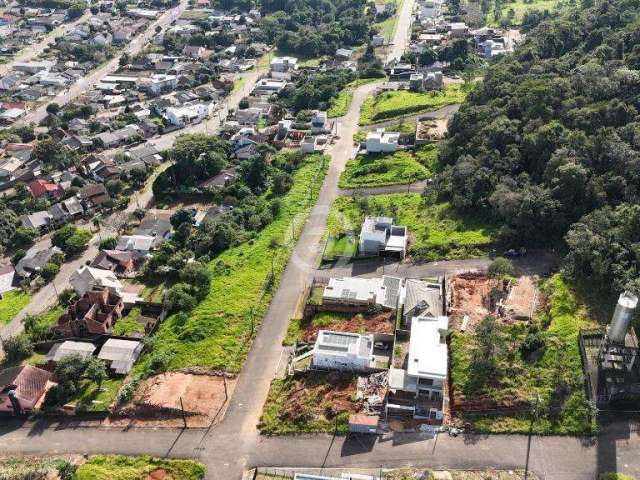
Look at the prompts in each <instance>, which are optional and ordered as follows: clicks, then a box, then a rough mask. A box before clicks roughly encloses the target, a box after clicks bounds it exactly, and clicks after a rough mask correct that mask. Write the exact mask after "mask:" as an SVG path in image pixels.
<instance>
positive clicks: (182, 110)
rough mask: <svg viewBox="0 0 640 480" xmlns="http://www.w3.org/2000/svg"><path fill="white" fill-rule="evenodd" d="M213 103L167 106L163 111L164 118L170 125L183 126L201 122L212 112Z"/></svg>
mask: <svg viewBox="0 0 640 480" xmlns="http://www.w3.org/2000/svg"><path fill="white" fill-rule="evenodd" d="M213 106H214V104H213V103H196V104H193V105H183V106H181V107H169V108H167V109H166V110H165V112H164V118H166V119H167V121H168V122H169V123H170V124H171V125H175V126H176V127H185V126H186V125H188V124H190V123H197V122H201V121H202V120H204V119H205V118H208V117H209V115H211V114H212V113H213Z"/></svg>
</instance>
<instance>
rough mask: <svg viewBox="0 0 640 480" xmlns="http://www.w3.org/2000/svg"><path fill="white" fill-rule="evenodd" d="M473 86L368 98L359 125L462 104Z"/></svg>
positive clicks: (398, 92)
mask: <svg viewBox="0 0 640 480" xmlns="http://www.w3.org/2000/svg"><path fill="white" fill-rule="evenodd" d="M473 86H474V84H473V83H469V84H467V85H464V84H459V83H455V84H449V85H447V86H446V87H445V88H444V90H442V91H433V92H410V91H407V90H396V91H393V92H382V93H379V94H378V95H376V96H375V97H369V98H368V99H366V100H365V101H364V103H363V104H362V109H361V110H360V122H359V123H360V125H370V124H372V123H376V122H381V121H383V120H387V119H390V118H394V117H399V116H401V115H407V114H410V113H418V112H426V111H429V110H436V109H438V108H441V107H444V106H447V105H453V104H456V103H462V102H463V101H464V99H465V98H466V96H467V94H468V93H469V92H470V91H471V90H472V89H473Z"/></svg>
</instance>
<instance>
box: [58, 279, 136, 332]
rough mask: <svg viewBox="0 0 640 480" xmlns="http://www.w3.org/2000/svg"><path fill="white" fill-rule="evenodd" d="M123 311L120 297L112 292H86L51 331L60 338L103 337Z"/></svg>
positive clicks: (109, 290)
mask: <svg viewBox="0 0 640 480" xmlns="http://www.w3.org/2000/svg"><path fill="white" fill-rule="evenodd" d="M123 310H124V303H123V301H122V297H120V295H118V294H117V293H115V292H114V291H113V290H111V289H109V288H96V289H93V290H88V291H87V292H85V293H84V294H83V295H82V298H80V299H79V300H78V301H77V302H75V303H73V304H71V305H70V306H69V308H67V311H66V312H65V313H64V314H62V315H61V316H60V318H58V321H57V323H56V325H55V326H54V327H53V329H54V331H55V333H56V334H57V335H59V336H61V337H87V336H94V335H104V334H107V333H109V332H111V328H112V327H113V325H114V324H115V323H116V322H117V321H118V320H120V319H121V318H122V311H123Z"/></svg>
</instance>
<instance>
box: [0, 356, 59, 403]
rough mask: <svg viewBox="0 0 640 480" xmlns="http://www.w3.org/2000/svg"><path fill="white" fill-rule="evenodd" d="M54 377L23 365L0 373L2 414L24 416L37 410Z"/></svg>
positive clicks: (38, 369) (43, 371) (44, 371)
mask: <svg viewBox="0 0 640 480" xmlns="http://www.w3.org/2000/svg"><path fill="white" fill-rule="evenodd" d="M52 376H53V375H52V374H51V373H50V372H47V371H46V370H42V369H40V368H36V367H32V366H31V365H22V366H19V367H11V368H5V369H4V370H2V371H0V412H5V413H14V414H15V415H23V414H25V413H29V412H30V411H32V410H33V409H34V408H36V407H37V406H38V405H39V403H40V401H41V400H42V399H43V397H44V394H45V393H46V392H47V389H48V388H49V387H50V386H52V385H53V384H52V383H51V377H52Z"/></svg>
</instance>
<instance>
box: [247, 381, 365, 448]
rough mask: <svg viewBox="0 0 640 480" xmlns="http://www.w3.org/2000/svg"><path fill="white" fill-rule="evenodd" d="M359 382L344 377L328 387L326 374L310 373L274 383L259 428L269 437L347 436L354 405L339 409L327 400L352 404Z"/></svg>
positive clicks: (342, 406)
mask: <svg viewBox="0 0 640 480" xmlns="http://www.w3.org/2000/svg"><path fill="white" fill-rule="evenodd" d="M356 378H357V377H356V376H355V375H353V376H351V375H349V374H345V375H343V376H342V377H341V379H340V380H338V381H336V382H333V383H329V381H328V379H327V374H326V373H319V372H308V373H307V374H305V375H303V376H301V377H300V378H294V377H287V378H285V379H282V380H280V379H275V380H273V381H272V382H271V389H270V390H269V395H268V396H267V401H266V402H265V404H264V408H263V410H262V417H261V418H260V423H259V424H258V428H259V429H260V432H262V433H263V434H267V435H286V434H292V433H321V432H334V431H337V433H341V434H346V433H347V430H348V427H349V414H350V409H352V408H353V407H354V405H349V406H347V405H345V404H344V403H341V405H340V406H337V405H336V403H335V402H332V401H331V400H325V399H326V398H327V396H329V397H332V396H333V395H332V394H335V395H336V396H341V397H342V398H345V397H346V398H345V399H346V400H350V399H351V398H350V397H351V395H352V394H354V393H355V389H356ZM345 403H346V402H345Z"/></svg>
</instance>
